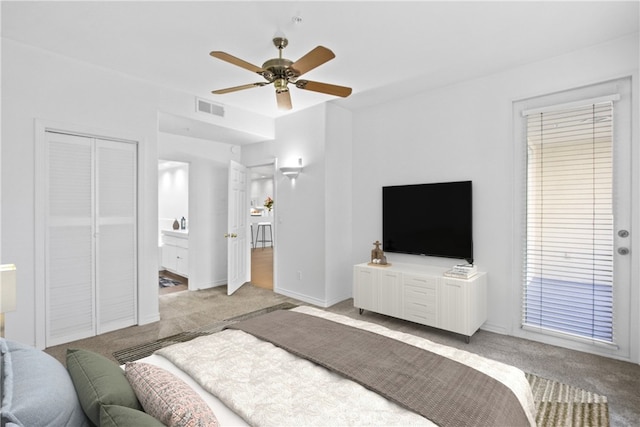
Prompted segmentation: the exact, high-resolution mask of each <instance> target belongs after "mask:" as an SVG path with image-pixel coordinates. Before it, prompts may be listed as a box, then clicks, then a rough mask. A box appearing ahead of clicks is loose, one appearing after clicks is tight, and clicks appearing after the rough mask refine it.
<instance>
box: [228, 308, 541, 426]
mask: <svg viewBox="0 0 640 427" xmlns="http://www.w3.org/2000/svg"><path fill="white" fill-rule="evenodd" d="M228 328H231V329H239V330H242V331H244V332H247V333H250V334H252V335H254V336H256V337H257V338H260V339H262V340H265V341H269V342H271V343H273V344H274V345H276V346H278V347H281V348H283V349H285V350H287V351H288V352H290V353H293V354H295V355H297V356H299V357H303V358H306V359H308V360H310V361H312V362H314V363H317V364H319V365H321V366H324V367H325V368H327V369H330V370H332V371H335V372H337V373H339V374H341V375H343V376H344V377H346V378H349V379H351V380H353V381H355V382H357V383H359V384H361V385H363V386H364V387H366V388H368V389H370V390H373V391H375V392H376V393H378V394H380V395H382V396H384V397H385V398H387V399H389V400H391V401H393V402H395V403H397V404H399V405H401V406H403V407H405V408H407V409H410V410H412V411H414V412H416V413H418V414H420V415H422V416H424V417H425V418H428V419H429V420H431V421H433V422H435V423H436V424H438V425H440V426H472V425H477V426H480V425H482V426H486V425H496V426H497V425H501V426H525V425H526V426H528V425H529V421H528V419H527V416H526V413H525V411H524V410H523V408H522V406H521V405H520V402H519V401H518V399H517V397H516V396H515V395H514V393H513V392H512V391H511V390H510V389H509V388H508V387H506V386H505V385H504V384H502V383H501V382H499V381H497V380H496V379H494V378H492V377H490V376H488V375H486V374H484V373H482V372H480V371H477V370H475V369H473V368H470V367H468V366H466V365H463V364H461V363H459V362H456V361H454V360H451V359H448V358H446V357H443V356H440V355H438V354H435V353H432V352H429V351H427V350H423V349H420V348H418V347H414V346H412V345H410V344H406V343H403V342H400V341H397V340H394V339H392V338H388V337H385V336H382V335H378V334H375V333H372V332H368V331H364V330H361V329H358V328H353V327H351V326H347V325H343V324H339V323H336V322H332V321H329V320H325V319H321V318H318V317H315V316H310V315H306V314H303V313H296V312H292V311H285V310H279V311H274V312H271V313H268V314H265V315H262V316H258V317H254V318H252V319H249V320H245V321H242V322H239V323H236V324H233V325H230V326H228ZM326 392H327V393H330V392H331V390H326Z"/></svg>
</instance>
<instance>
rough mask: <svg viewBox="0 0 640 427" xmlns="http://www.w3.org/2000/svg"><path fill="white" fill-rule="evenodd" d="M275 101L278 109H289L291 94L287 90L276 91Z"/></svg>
mask: <svg viewBox="0 0 640 427" xmlns="http://www.w3.org/2000/svg"><path fill="white" fill-rule="evenodd" d="M276 101H278V109H280V110H291V94H290V93H289V91H288V90H283V91H276Z"/></svg>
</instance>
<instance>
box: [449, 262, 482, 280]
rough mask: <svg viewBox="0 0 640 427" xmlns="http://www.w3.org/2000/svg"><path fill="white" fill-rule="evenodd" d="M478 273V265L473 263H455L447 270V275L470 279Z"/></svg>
mask: <svg viewBox="0 0 640 427" xmlns="http://www.w3.org/2000/svg"><path fill="white" fill-rule="evenodd" d="M476 274H478V267H476V266H475V265H473V264H458V265H454V266H453V268H452V269H451V270H448V271H445V273H444V275H445V276H447V277H455V278H456V279H469V278H471V277H473V276H475V275H476Z"/></svg>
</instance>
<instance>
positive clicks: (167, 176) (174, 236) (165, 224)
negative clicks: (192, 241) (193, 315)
mask: <svg viewBox="0 0 640 427" xmlns="http://www.w3.org/2000/svg"><path fill="white" fill-rule="evenodd" d="M188 218H189V164H188V163H185V162H178V161H173V160H158V265H159V271H158V286H159V287H160V289H159V294H160V295H164V294H167V293H172V292H178V291H183V290H186V289H188V287H189V225H188Z"/></svg>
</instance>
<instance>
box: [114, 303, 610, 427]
mask: <svg viewBox="0 0 640 427" xmlns="http://www.w3.org/2000/svg"><path fill="white" fill-rule="evenodd" d="M294 307H296V305H295V304H291V303H286V302H285V303H281V304H277V305H274V306H271V307H266V308H263V309H260V310H256V311H252V312H250V313H246V314H242V315H240V316H235V317H231V318H229V319H225V320H221V321H218V322H214V323H211V324H209V325H206V326H203V327H201V328H198V329H194V330H193V331H188V332H181V333H179V334H176V335H173V336H170V337H166V338H162V339H159V340H157V341H153V342H150V343H146V344H141V345H137V346H134V347H131V348H127V349H124V350H118V351H116V352H114V353H113V356H114V357H115V359H116V360H117V361H118V362H119V363H120V364H124V363H126V362H132V361H135V360H138V359H142V358H143V357H147V356H150V355H151V354H153V353H154V352H155V351H156V350H159V349H161V348H164V347H168V346H170V345H172V344H176V343H180V342H186V341H190V340H192V339H194V338H197V337H200V336H204V335H209V334H213V333H216V332H220V331H221V330H222V329H224V328H225V326H227V325H229V324H231V323H235V322H239V321H241V320H245V319H248V318H251V317H254V316H257V315H260V314H264V313H268V312H270V311H273V310H288V309H291V308H294ZM525 375H526V377H527V380H528V381H529V384H530V385H531V390H532V392H533V398H534V401H535V404H536V411H537V413H536V424H537V425H538V427H558V426H567V427H578V426H590V427H609V406H608V403H607V398H606V397H605V396H601V395H598V394H595V393H592V392H590V391H587V390H583V389H580V388H578V387H573V386H570V385H567V384H563V383H561V382H558V381H555V380H550V379H546V378H542V377H539V376H537V375H534V374H530V373H525Z"/></svg>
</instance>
